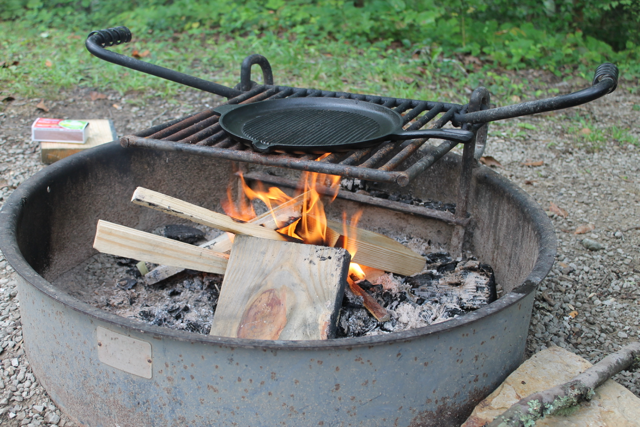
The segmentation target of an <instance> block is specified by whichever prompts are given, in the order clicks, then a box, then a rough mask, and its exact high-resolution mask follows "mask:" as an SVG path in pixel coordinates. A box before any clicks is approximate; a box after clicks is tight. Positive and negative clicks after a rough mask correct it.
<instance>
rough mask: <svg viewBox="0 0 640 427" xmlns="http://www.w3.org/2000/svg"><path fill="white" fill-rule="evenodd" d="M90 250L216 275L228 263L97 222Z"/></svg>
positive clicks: (152, 236)
mask: <svg viewBox="0 0 640 427" xmlns="http://www.w3.org/2000/svg"><path fill="white" fill-rule="evenodd" d="M93 247H94V248H95V249H97V250H98V251H100V252H103V253H107V254H112V255H117V256H122V257H126V258H132V259H136V260H139V261H146V262H153V263H156V264H165V265H170V266H180V267H182V268H191V269H193V270H198V271H206V272H209V273H216V274H224V272H225V271H226V268H227V263H228V256H227V255H225V254H221V253H218V252H215V251H212V250H210V249H205V248H201V247H199V246H194V245H190V244H188V243H183V242H178V241H176V240H171V239H168V238H166V237H162V236H157V235H155V234H151V233H147V232H144V231H140V230H136V229H133V228H129V227H125V226H124V225H118V224H113V223H111V222H107V221H103V220H99V221H98V227H97V230H96V237H95V240H94V242H93Z"/></svg>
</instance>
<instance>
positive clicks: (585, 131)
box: [565, 113, 640, 153]
mask: <svg viewBox="0 0 640 427" xmlns="http://www.w3.org/2000/svg"><path fill="white" fill-rule="evenodd" d="M569 122H570V123H572V124H571V125H567V126H565V132H566V133H567V134H568V135H569V136H570V137H571V138H572V139H573V140H574V141H576V142H577V144H578V146H579V147H581V148H583V149H585V151H587V152H588V153H595V152H598V151H601V150H602V149H603V148H604V147H605V146H606V145H607V144H609V143H615V144H618V145H619V146H621V147H623V146H625V145H634V146H636V147H637V146H640V142H639V141H638V138H637V137H635V136H633V135H631V134H630V133H629V129H625V128H621V127H618V126H615V125H614V126H606V127H601V126H598V125H597V124H596V123H594V122H593V121H590V120H589V119H588V118H585V117H584V116H581V115H580V114H578V113H576V114H575V116H574V117H573V118H572V119H571V120H570V121H569Z"/></svg>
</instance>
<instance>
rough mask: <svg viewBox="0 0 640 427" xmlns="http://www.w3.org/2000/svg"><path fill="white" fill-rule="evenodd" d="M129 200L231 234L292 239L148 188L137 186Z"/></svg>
mask: <svg viewBox="0 0 640 427" xmlns="http://www.w3.org/2000/svg"><path fill="white" fill-rule="evenodd" d="M131 201H132V202H133V203H135V204H137V205H140V206H147V207H149V208H152V209H156V210H159V211H161V212H165V213H168V214H170V215H175V216H177V217H180V218H185V219H188V220H190V221H193V222H197V223H198V224H203V225H206V226H208V227H213V228H216V229H218V230H222V231H227V232H229V233H233V234H244V235H247V236H253V237H261V238H263V239H271V240H280V241H294V240H296V239H293V238H292V237H288V236H285V235H282V234H280V233H278V232H277V231H275V230H272V229H269V228H266V227H261V226H259V225H257V224H249V223H243V222H237V221H235V220H234V219H233V218H231V217H230V216H227V215H224V214H221V213H217V212H213V211H210V210H209V209H205V208H202V207H200V206H196V205H194V204H192V203H189V202H185V201H184V200H180V199H176V198H175V197H171V196H167V195H165V194H162V193H158V192H157V191H152V190H148V189H146V188H142V187H138V188H137V189H136V191H135V192H134V193H133V197H132V199H131Z"/></svg>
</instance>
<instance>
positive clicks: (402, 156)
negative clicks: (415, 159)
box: [380, 106, 456, 171]
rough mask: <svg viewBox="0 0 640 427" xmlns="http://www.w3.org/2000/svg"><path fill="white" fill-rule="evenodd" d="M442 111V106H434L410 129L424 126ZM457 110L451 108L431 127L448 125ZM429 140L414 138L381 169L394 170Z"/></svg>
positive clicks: (437, 127)
mask: <svg viewBox="0 0 640 427" xmlns="http://www.w3.org/2000/svg"><path fill="white" fill-rule="evenodd" d="M441 111H442V106H439V107H436V108H434V109H433V110H431V111H430V112H429V114H426V115H425V116H423V117H422V120H417V121H416V122H415V123H414V124H413V125H411V126H410V127H409V129H410V130H415V129H420V128H422V127H423V126H424V125H425V124H426V123H428V122H429V121H430V120H431V119H432V118H433V117H435V116H436V115H437V114H439V113H440V112H441ZM432 112H435V113H434V114H431V113H432ZM455 112H456V109H455V108H452V109H450V110H449V111H448V112H447V113H446V114H444V115H443V116H442V117H441V118H440V119H439V120H437V121H436V122H435V123H434V124H433V126H431V129H440V128H442V126H444V125H446V124H447V123H448V122H449V120H451V118H452V117H453V115H454V113H455ZM428 140H429V138H420V139H413V140H411V141H409V142H408V143H407V144H406V146H405V147H404V148H403V149H402V151H400V152H399V153H398V154H396V155H395V156H394V157H393V158H392V159H391V160H389V161H388V162H387V163H386V164H384V165H383V166H382V167H380V169H381V170H385V171H389V170H394V169H395V168H397V167H398V166H399V165H400V164H402V162H404V161H405V160H407V159H408V158H409V157H410V156H411V155H412V154H413V153H415V152H416V150H418V149H419V148H420V147H422V145H423V144H424V143H425V142H427V141H428Z"/></svg>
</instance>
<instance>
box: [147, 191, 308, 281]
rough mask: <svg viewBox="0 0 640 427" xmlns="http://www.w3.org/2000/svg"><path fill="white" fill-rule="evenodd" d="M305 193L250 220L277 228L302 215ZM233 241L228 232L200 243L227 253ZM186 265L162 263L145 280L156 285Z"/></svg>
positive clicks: (267, 226) (182, 269)
mask: <svg viewBox="0 0 640 427" xmlns="http://www.w3.org/2000/svg"><path fill="white" fill-rule="evenodd" d="M303 196H304V194H301V195H299V196H297V197H294V198H293V199H291V200H289V201H287V202H285V203H282V204H281V205H279V206H277V207H275V208H273V209H272V210H270V211H267V212H265V213H263V214H262V215H259V216H257V217H255V218H253V219H252V220H250V221H249V223H251V224H257V225H261V226H263V227H266V228H270V229H275V228H276V227H278V225H281V224H284V223H286V222H288V221H289V220H290V219H291V218H297V217H299V216H300V211H301V209H302V203H303V201H304V197H303ZM232 244H233V242H232V241H231V239H230V238H229V235H228V234H226V233H225V234H221V235H220V236H218V237H216V238H215V239H213V240H210V241H208V242H206V243H203V244H202V245H200V247H202V248H207V249H212V250H215V251H216V252H221V253H225V252H228V251H230V250H231V245H232ZM184 270H185V269H184V267H173V266H169V265H160V266H158V267H156V268H154V269H153V270H151V271H150V272H149V273H147V274H145V276H144V281H145V283H146V284H147V285H154V284H156V283H158V282H161V281H162V280H165V279H168V278H169V277H172V276H175V275H176V274H179V273H182V272H183V271H184Z"/></svg>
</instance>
